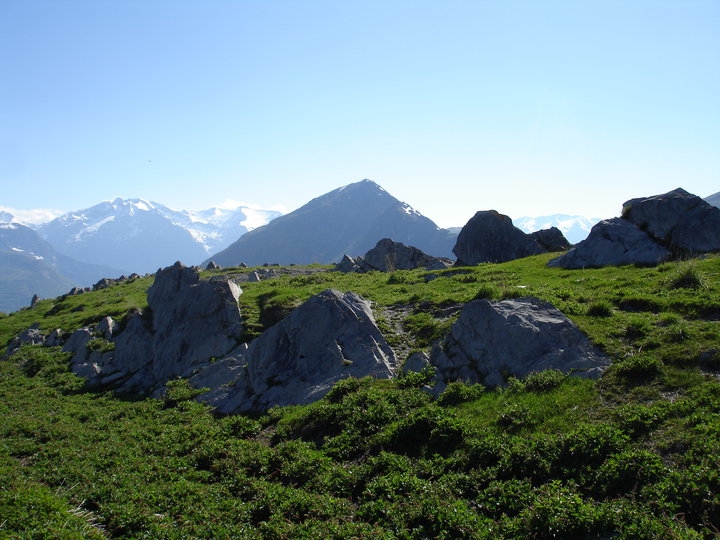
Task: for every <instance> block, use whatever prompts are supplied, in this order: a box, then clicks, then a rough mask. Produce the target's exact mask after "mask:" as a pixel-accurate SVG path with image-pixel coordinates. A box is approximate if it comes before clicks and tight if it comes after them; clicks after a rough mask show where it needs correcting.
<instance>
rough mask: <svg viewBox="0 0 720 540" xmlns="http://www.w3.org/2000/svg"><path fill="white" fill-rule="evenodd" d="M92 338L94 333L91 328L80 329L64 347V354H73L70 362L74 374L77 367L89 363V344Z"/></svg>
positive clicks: (71, 335)
mask: <svg viewBox="0 0 720 540" xmlns="http://www.w3.org/2000/svg"><path fill="white" fill-rule="evenodd" d="M92 337H93V333H92V330H91V329H90V328H89V327H87V326H86V327H83V328H78V329H77V330H75V331H74V332H73V333H72V334H70V337H69V338H68V339H67V341H66V342H65V344H64V345H63V348H62V350H63V352H71V353H73V358H72V360H71V362H70V366H71V369H72V370H73V372H75V366H81V365H83V364H86V363H87V361H88V357H89V356H90V351H89V350H88V348H87V344H88V342H89V341H90V340H91V339H92Z"/></svg>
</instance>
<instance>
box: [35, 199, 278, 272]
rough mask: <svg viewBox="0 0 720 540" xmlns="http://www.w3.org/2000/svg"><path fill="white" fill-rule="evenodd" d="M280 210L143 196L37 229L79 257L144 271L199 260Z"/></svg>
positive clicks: (58, 247) (74, 214)
mask: <svg viewBox="0 0 720 540" xmlns="http://www.w3.org/2000/svg"><path fill="white" fill-rule="evenodd" d="M278 215H280V213H279V212H275V211H271V210H256V209H252V208H247V207H242V206H241V207H237V208H230V209H227V208H219V207H218V208H211V209H209V210H204V211H199V212H191V211H177V210H172V209H170V208H168V207H166V206H164V205H162V204H159V203H156V202H151V201H146V200H144V199H121V198H117V199H115V200H113V201H104V202H101V203H100V204H97V205H95V206H92V207H91V208H87V209H85V210H78V211H75V212H70V213H67V214H64V215H62V216H60V217H58V218H56V219H54V220H52V221H50V222H48V223H45V224H43V225H40V226H39V227H38V232H39V233H40V235H41V236H42V237H43V238H44V239H46V240H47V241H48V242H49V243H50V244H51V245H52V246H53V247H54V248H55V249H56V250H57V251H59V252H60V253H63V254H66V255H68V256H70V257H73V258H75V259H77V260H80V261H83V262H87V263H92V264H104V265H109V266H113V267H116V268H120V269H122V270H123V271H124V272H126V273H132V272H137V273H141V274H142V273H148V272H154V271H156V270H157V269H158V268H161V267H164V266H168V265H171V264H173V263H174V262H175V261H178V260H180V261H182V262H183V263H185V264H188V265H192V264H198V263H200V262H201V261H203V260H204V259H206V258H207V257H208V256H210V255H212V254H213V253H215V252H216V251H218V250H220V249H223V248H224V247H226V246H228V245H229V244H231V243H232V242H233V241H235V240H237V239H238V238H239V237H240V236H242V235H243V234H245V233H246V232H247V231H249V230H251V229H252V228H255V227H257V226H259V225H263V224H265V223H267V222H268V221H270V220H271V219H273V218H274V217H277V216H278Z"/></svg>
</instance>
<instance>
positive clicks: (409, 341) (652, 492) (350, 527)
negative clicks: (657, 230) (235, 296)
mask: <svg viewBox="0 0 720 540" xmlns="http://www.w3.org/2000/svg"><path fill="white" fill-rule="evenodd" d="M550 258H552V255H540V256H536V257H529V258H526V259H522V260H516V261H513V262H509V263H504V264H487V265H480V266H477V267H471V268H470V267H468V268H454V269H450V270H445V271H436V272H427V271H424V270H415V271H398V272H394V273H391V274H383V273H368V274H342V273H337V272H332V271H330V268H329V267H317V266H314V267H303V268H299V267H293V268H287V269H279V270H280V271H283V272H286V273H283V275H281V276H280V277H278V278H274V279H269V280H266V281H263V282H259V283H243V284H242V288H243V291H244V293H243V295H242V296H241V298H240V303H241V310H242V313H243V316H244V318H245V324H246V328H247V332H246V336H245V339H247V340H250V339H252V338H253V337H254V336H257V335H259V333H261V332H262V331H263V330H264V329H265V328H267V327H269V326H270V325H272V324H274V323H275V322H277V321H278V320H280V319H281V318H282V317H283V316H284V315H285V314H287V313H288V312H289V310H291V309H293V308H294V307H295V306H297V305H299V304H300V303H301V302H303V301H304V300H306V299H307V298H309V297H310V296H311V295H313V294H315V293H317V292H320V291H322V290H324V289H327V288H335V289H339V290H341V291H347V290H352V291H355V292H357V293H359V294H360V295H362V296H363V297H365V298H367V299H369V300H371V301H372V302H373V310H374V313H375V317H376V319H377V321H378V326H379V327H380V329H381V330H382V331H383V333H384V334H385V336H386V338H387V340H388V342H389V343H390V344H391V345H392V346H393V347H394V349H395V350H396V352H397V353H398V354H399V355H400V356H401V358H404V357H405V356H407V354H409V353H410V352H412V351H414V350H418V349H427V348H428V347H431V346H432V343H433V341H435V340H437V339H439V338H441V337H442V336H443V335H444V333H445V332H446V331H447V330H448V328H449V326H450V324H451V323H452V322H453V320H454V319H455V318H456V317H457V315H458V313H459V309H460V307H461V306H462V304H463V303H465V302H468V301H470V300H472V299H474V298H491V299H501V298H510V297H518V296H536V297H539V298H541V299H544V300H547V301H549V302H551V303H553V304H554V305H555V306H556V307H557V308H558V309H560V310H561V311H563V312H564V313H565V314H566V315H567V316H568V317H569V318H571V319H572V320H573V321H574V322H575V323H576V324H577V325H578V326H579V327H580V328H581V329H582V330H583V331H584V332H585V333H586V334H587V335H588V336H589V337H590V338H591V339H592V340H593V341H594V342H595V343H596V344H598V345H599V346H600V347H601V348H602V349H603V350H604V351H605V352H606V353H607V354H608V355H610V356H611V357H612V359H613V365H612V367H611V368H610V369H609V370H608V371H607V372H606V373H605V375H604V376H603V378H601V379H600V380H598V381H588V380H584V379H578V378H573V377H567V376H565V375H563V374H561V373H559V372H556V371H545V372H541V373H535V374H532V375H530V376H529V377H527V378H526V379H524V380H517V379H511V380H510V383H509V385H508V386H507V387H505V388H501V389H492V390H491V389H485V388H483V387H482V386H479V385H468V384H465V383H462V382H456V383H452V384H450V385H449V386H448V388H447V389H446V390H445V391H444V392H443V393H442V394H441V395H440V396H439V397H438V398H433V397H431V395H430V394H429V393H428V392H427V391H426V390H425V389H423V387H424V385H425V384H426V383H427V382H428V381H429V380H430V379H431V377H432V374H431V373H429V372H423V373H411V374H407V375H405V376H400V377H398V378H397V379H394V380H390V381H379V380H372V379H359V380H357V379H346V380H344V381H342V382H341V383H339V384H337V385H336V386H335V387H334V388H333V389H332V390H331V391H330V393H329V394H327V395H326V396H325V398H323V399H322V400H321V401H319V402H317V403H314V404H312V405H307V406H293V407H284V408H276V409H272V410H270V411H268V412H267V413H266V414H264V415H262V416H260V417H246V416H227V417H218V416H215V415H214V414H213V412H212V410H210V409H209V408H208V407H207V406H206V405H203V404H201V403H198V402H196V401H195V400H194V397H195V396H196V395H197V394H198V391H197V390H195V389H192V388H191V387H190V386H189V385H188V384H187V383H186V382H185V381H182V380H177V381H174V382H172V383H170V385H169V389H168V392H167V394H166V396H165V397H164V398H163V399H160V400H154V399H143V400H131V399H121V398H119V397H117V396H115V395H113V394H111V393H93V392H87V391H85V390H84V389H83V381H82V380H81V379H79V378H77V377H76V376H74V375H73V374H71V373H69V372H68V358H67V356H66V355H65V354H64V353H62V352H60V351H59V350H58V349H52V348H43V347H37V346H25V347H23V348H22V349H21V350H20V351H19V352H18V353H16V354H15V355H13V356H12V357H10V358H9V359H7V360H5V361H2V362H0V418H1V419H2V420H1V421H0V537H9V538H108V537H109V538H258V537H263V538H353V537H354V538H608V537H617V538H711V537H715V536H717V535H718V534H720V468H719V467H718V462H717V459H718V458H717V456H718V455H720V378H719V375H720V322H719V321H720V257H716V256H713V257H706V258H702V259H697V260H692V261H685V262H678V263H666V264H662V265H660V266H657V267H652V268H640V267H631V266H628V267H620V268H601V269H593V270H574V271H569V270H563V269H558V268H547V267H546V266H545V265H546V263H547V261H548V260H549V259H550ZM249 271H250V270H246V269H239V268H229V269H222V270H216V271H207V272H205V275H206V276H213V275H218V274H230V275H234V274H240V273H244V272H249ZM151 283H152V278H139V279H136V280H131V281H129V282H124V283H121V284H118V285H115V286H113V287H110V288H107V289H103V290H99V291H94V292H89V293H85V294H81V295H77V296H68V297H66V298H58V299H54V300H44V301H41V302H39V303H38V304H37V305H36V306H35V307H34V308H32V309H25V310H22V311H19V312H16V313H13V314H11V315H9V316H3V317H2V318H0V343H2V344H7V343H8V342H9V341H10V340H11V339H12V338H13V337H14V336H15V335H17V334H18V333H19V332H20V331H22V330H24V329H26V328H28V327H29V326H31V325H32V324H38V325H39V326H40V328H42V329H44V330H46V331H50V330H52V329H54V328H58V327H59V328H62V329H63V330H64V331H72V330H74V329H75V328H77V327H80V326H82V325H88V324H95V323H97V321H98V320H99V319H100V318H101V317H103V316H105V315H111V316H112V317H114V318H115V319H117V320H120V321H122V319H123V317H124V315H125V314H127V313H128V312H129V311H132V310H136V309H143V308H144V307H146V300H145V292H146V291H147V288H148V287H149V286H150V285H151ZM98 341H99V343H98V344H97V346H98V347H102V346H106V345H107V343H102V340H98Z"/></svg>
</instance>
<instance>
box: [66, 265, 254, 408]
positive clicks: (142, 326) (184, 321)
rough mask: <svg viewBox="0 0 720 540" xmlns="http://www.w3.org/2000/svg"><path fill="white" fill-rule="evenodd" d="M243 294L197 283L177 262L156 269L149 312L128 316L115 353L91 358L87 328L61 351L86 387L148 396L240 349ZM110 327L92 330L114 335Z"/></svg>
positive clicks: (226, 283) (224, 283)
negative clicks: (68, 353)
mask: <svg viewBox="0 0 720 540" xmlns="http://www.w3.org/2000/svg"><path fill="white" fill-rule="evenodd" d="M241 292H242V291H241V290H240V287H238V286H237V285H236V284H235V283H233V282H232V281H230V280H227V279H225V280H201V279H200V274H199V271H198V269H197V268H187V267H185V266H183V265H182V264H181V263H179V262H178V263H175V265H173V266H171V267H168V268H165V269H162V270H159V271H158V273H157V274H156V276H155V282H154V283H153V285H152V286H151V287H150V289H149V290H148V310H147V312H145V313H141V312H136V313H134V314H131V315H129V316H128V318H127V322H126V324H125V328H124V330H122V332H119V333H117V336H116V337H114V344H115V350H114V351H109V352H105V353H101V354H97V355H91V354H90V351H87V341H89V339H90V336H91V335H92V332H91V331H90V330H89V329H83V330H80V331H78V332H76V333H74V334H73V335H72V336H71V337H70V339H68V342H67V343H66V344H65V349H66V350H69V351H72V352H74V353H75V356H74V357H73V359H72V361H71V363H72V365H73V366H74V367H73V371H75V372H76V373H79V374H82V375H83V376H86V377H87V378H88V384H89V385H90V386H106V385H112V386H114V387H115V388H116V389H117V390H119V391H122V392H136V393H138V394H150V393H152V392H154V391H156V390H157V389H158V388H160V387H162V386H163V385H164V384H165V383H166V382H167V381H168V380H169V379H172V378H174V377H179V376H185V377H187V376H190V375H191V374H192V373H193V371H194V370H196V369H199V367H200V366H204V365H206V364H207V363H208V362H209V361H210V360H211V359H212V358H213V357H215V358H220V357H223V356H225V355H227V354H228V353H229V352H230V351H231V350H232V349H233V348H235V347H236V346H237V345H238V340H239V338H240V336H241V334H242V320H241V316H240V308H239V306H238V297H239V295H240V294H241ZM113 329H114V324H110V322H109V321H107V320H105V321H101V323H100V324H99V325H98V327H97V328H96V329H95V332H97V333H100V334H104V335H105V336H107V335H108V333H109V335H111V336H112V335H113V334H114V330H113ZM83 332H85V333H84V334H83ZM83 340H85V342H84V343H83Z"/></svg>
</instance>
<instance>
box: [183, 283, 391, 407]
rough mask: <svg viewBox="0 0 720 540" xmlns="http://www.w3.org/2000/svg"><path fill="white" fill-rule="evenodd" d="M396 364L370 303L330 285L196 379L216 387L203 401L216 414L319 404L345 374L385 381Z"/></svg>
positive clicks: (199, 383)
mask: <svg viewBox="0 0 720 540" xmlns="http://www.w3.org/2000/svg"><path fill="white" fill-rule="evenodd" d="M395 369H396V360H395V356H394V354H393V352H392V349H391V348H390V346H389V345H388V344H387V342H386V341H385V339H384V338H383V336H382V334H381V333H380V331H379V330H378V328H377V326H376V324H375V320H374V318H373V315H372V311H371V309H370V304H369V302H367V301H366V300H364V299H363V298H361V297H360V296H358V295H357V294H355V293H352V292H347V293H344V294H343V293H340V292H338V291H335V290H326V291H323V292H321V293H320V294H317V295H316V296H313V297H312V298H310V299H309V300H308V301H306V302H304V303H303V304H302V305H300V306H299V307H298V308H296V309H295V310H294V311H292V312H291V313H290V314H289V315H288V316H287V317H285V318H284V319H283V320H282V321H280V322H279V323H277V324H276V325H275V326H272V327H271V328H269V329H267V330H266V331H265V332H263V333H262V334H261V335H260V336H259V337H258V338H256V339H254V340H253V341H252V342H251V343H250V344H249V346H248V347H247V348H245V349H238V350H236V351H234V354H232V355H229V356H228V357H226V358H224V359H222V360H220V361H218V362H216V363H214V364H212V365H210V366H208V367H207V368H205V369H203V370H202V371H201V372H200V373H199V374H197V375H195V376H194V377H192V378H191V379H190V382H191V384H193V385H194V386H195V387H197V388H204V387H207V388H210V389H211V390H210V391H208V392H207V393H206V394H204V395H203V396H201V399H202V400H204V401H206V402H207V403H209V404H211V405H213V406H214V407H215V408H216V410H217V411H218V412H221V413H238V412H250V411H254V412H259V411H265V410H267V409H269V408H270V407H273V406H276V405H277V406H282V405H291V404H304V403H311V402H313V401H317V400H318V399H320V398H321V397H322V396H324V395H325V394H326V393H327V392H328V391H329V390H330V389H331V388H332V386H333V385H334V384H335V383H336V382H337V381H339V380H341V379H344V378H347V377H365V376H368V375H369V376H373V377H377V378H380V379H387V378H389V377H391V376H392V375H393V374H394V372H395Z"/></svg>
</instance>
